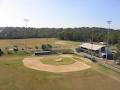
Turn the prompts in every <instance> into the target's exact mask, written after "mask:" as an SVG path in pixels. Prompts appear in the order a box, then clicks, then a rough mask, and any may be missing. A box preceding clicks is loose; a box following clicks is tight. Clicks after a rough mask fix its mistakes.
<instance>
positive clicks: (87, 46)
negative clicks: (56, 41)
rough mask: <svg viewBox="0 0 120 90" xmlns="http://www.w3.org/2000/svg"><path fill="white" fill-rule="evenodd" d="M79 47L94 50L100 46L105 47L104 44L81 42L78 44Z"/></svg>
mask: <svg viewBox="0 0 120 90" xmlns="http://www.w3.org/2000/svg"><path fill="white" fill-rule="evenodd" d="M80 47H83V48H86V49H92V50H94V51H96V50H99V49H101V48H102V47H105V45H98V44H91V43H83V44H82V45H80Z"/></svg>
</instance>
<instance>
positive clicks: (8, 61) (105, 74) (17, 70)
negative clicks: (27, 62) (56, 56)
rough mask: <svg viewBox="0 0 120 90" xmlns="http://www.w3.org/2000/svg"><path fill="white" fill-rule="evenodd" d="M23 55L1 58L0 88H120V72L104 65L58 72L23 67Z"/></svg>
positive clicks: (96, 89)
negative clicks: (69, 71)
mask: <svg viewBox="0 0 120 90" xmlns="http://www.w3.org/2000/svg"><path fill="white" fill-rule="evenodd" d="M24 57H25V56H2V57H0V90H120V74H119V73H116V72H114V71H112V70H110V69H107V68H105V67H103V66H100V65H97V64H94V63H90V62H89V63H88V62H87V63H88V64H89V65H91V66H92V68H90V69H87V70H83V71H79V72H71V73H59V74H55V73H49V72H43V71H37V70H32V69H28V68H26V67H24V66H23V63H22V60H23V58H24Z"/></svg>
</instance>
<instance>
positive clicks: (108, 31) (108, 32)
mask: <svg viewBox="0 0 120 90" xmlns="http://www.w3.org/2000/svg"><path fill="white" fill-rule="evenodd" d="M111 23H112V21H107V24H108V30H107V46H106V63H107V59H108V49H109V34H110V24H111Z"/></svg>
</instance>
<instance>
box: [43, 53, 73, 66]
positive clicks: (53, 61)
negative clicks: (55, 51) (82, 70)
mask: <svg viewBox="0 0 120 90" xmlns="http://www.w3.org/2000/svg"><path fill="white" fill-rule="evenodd" d="M41 62H42V63H44V64H50V65H69V64H73V63H75V60H73V59H72V58H71V57H61V56H60V55H52V56H47V57H46V56H45V57H43V59H41Z"/></svg>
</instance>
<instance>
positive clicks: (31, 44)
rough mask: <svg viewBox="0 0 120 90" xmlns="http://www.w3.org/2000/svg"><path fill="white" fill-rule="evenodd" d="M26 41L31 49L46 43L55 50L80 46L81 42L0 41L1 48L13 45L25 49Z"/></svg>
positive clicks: (49, 39)
mask: <svg viewBox="0 0 120 90" xmlns="http://www.w3.org/2000/svg"><path fill="white" fill-rule="evenodd" d="M25 41H26V42H27V47H29V48H35V46H38V47H40V46H41V45H42V44H46V43H49V44H51V45H53V47H55V48H57V47H59V48H65V47H66V48H68V47H72V46H74V45H79V44H80V42H74V41H63V40H58V39H55V38H48V39H46V38H33V39H5V40H0V48H5V47H10V46H13V45H17V46H18V47H25Z"/></svg>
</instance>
